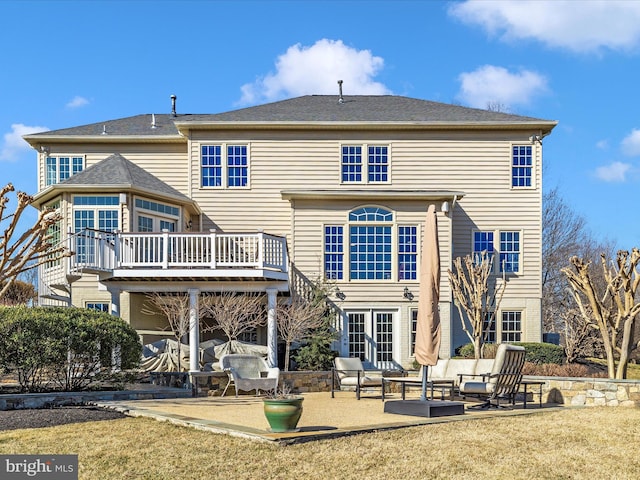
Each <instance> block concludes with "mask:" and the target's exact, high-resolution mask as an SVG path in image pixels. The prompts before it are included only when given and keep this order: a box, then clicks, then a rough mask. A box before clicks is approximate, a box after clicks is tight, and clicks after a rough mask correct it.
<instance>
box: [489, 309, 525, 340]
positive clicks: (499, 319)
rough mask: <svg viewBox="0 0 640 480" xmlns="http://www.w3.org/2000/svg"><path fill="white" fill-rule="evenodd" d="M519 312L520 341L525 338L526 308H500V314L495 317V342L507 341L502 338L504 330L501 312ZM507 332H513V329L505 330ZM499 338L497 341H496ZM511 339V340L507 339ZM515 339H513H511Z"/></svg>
mask: <svg viewBox="0 0 640 480" xmlns="http://www.w3.org/2000/svg"><path fill="white" fill-rule="evenodd" d="M512 312H515V313H519V314H520V340H519V341H520V342H523V341H524V338H525V327H526V325H527V322H526V313H527V312H526V309H523V308H501V309H500V311H499V314H500V316H499V317H497V318H496V343H503V342H505V343H506V342H508V341H504V340H502V334H503V332H505V330H504V329H503V328H502V314H503V313H512ZM506 331H508V332H515V330H506ZM498 340H499V341H498ZM509 341H511V340H509ZM513 341H515V340H513Z"/></svg>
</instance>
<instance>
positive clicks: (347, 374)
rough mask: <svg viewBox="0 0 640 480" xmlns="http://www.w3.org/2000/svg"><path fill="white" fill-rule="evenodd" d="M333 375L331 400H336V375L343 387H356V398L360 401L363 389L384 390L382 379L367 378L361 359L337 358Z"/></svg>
mask: <svg viewBox="0 0 640 480" xmlns="http://www.w3.org/2000/svg"><path fill="white" fill-rule="evenodd" d="M333 362H334V368H333V370H332V375H331V398H334V385H335V380H336V374H337V376H338V380H339V382H340V386H341V387H343V386H344V387H355V388H356V398H357V399H358V400H360V390H361V389H362V388H363V387H380V388H381V389H382V388H383V383H382V377H381V376H380V377H370V376H367V375H366V373H365V370H364V367H363V366H362V362H361V361H360V359H359V358H354V357H336V358H335V359H334V361H333Z"/></svg>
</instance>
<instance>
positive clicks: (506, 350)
mask: <svg viewBox="0 0 640 480" xmlns="http://www.w3.org/2000/svg"><path fill="white" fill-rule="evenodd" d="M524 358H525V350H524V347H519V346H516V345H510V344H508V343H501V344H500V346H499V347H498V350H497V352H496V358H495V360H494V361H493V367H492V368H491V373H489V374H486V375H480V377H481V380H480V381H479V380H478V379H477V377H478V375H472V377H476V378H474V379H471V380H464V377H465V376H469V375H463V376H462V378H461V379H460V394H461V395H463V396H465V395H478V396H479V397H481V398H486V401H485V402H484V403H483V404H481V405H477V406H474V408H491V407H496V408H500V407H502V405H500V399H501V398H502V399H504V398H506V399H507V400H510V401H511V403H513V400H514V398H515V395H516V393H517V392H518V388H519V387H520V381H521V380H522V367H523V366H524Z"/></svg>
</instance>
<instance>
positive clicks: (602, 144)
mask: <svg viewBox="0 0 640 480" xmlns="http://www.w3.org/2000/svg"><path fill="white" fill-rule="evenodd" d="M596 148H598V149H600V150H607V149H608V148H609V140H598V141H597V142H596Z"/></svg>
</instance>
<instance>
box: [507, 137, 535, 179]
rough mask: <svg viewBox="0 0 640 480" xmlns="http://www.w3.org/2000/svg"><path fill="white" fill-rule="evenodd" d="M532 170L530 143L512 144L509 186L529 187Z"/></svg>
mask: <svg viewBox="0 0 640 480" xmlns="http://www.w3.org/2000/svg"><path fill="white" fill-rule="evenodd" d="M532 171H533V159H532V147H531V145H514V146H513V148H512V153H511V186H512V187H531V186H532V181H531V179H532V177H533V173H532Z"/></svg>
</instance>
